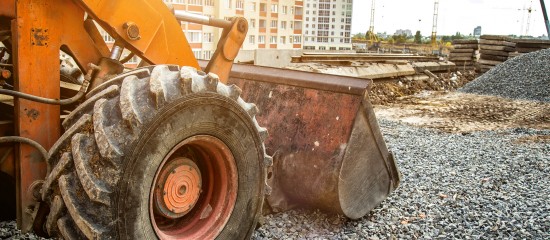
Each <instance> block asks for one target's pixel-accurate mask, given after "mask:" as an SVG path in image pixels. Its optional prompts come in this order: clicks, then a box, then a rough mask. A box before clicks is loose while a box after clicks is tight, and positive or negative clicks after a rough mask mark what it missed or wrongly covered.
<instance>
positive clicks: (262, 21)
mask: <svg viewBox="0 0 550 240" xmlns="http://www.w3.org/2000/svg"><path fill="white" fill-rule="evenodd" d="M260 28H265V20H263V19H260Z"/></svg>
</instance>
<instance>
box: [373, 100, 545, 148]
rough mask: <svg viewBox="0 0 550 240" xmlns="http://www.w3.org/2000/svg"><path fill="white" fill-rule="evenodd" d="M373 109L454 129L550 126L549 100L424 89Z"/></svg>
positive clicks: (382, 114) (410, 121)
mask: <svg viewBox="0 0 550 240" xmlns="http://www.w3.org/2000/svg"><path fill="white" fill-rule="evenodd" d="M375 112H376V115H377V117H378V118H386V119H390V120H397V121H402V122H405V123H408V124H412V125H417V126H423V127H430V128H436V129H440V130H442V131H445V132H454V133H468V132H472V131H483V130H498V129H505V128H533V129H541V130H550V103H542V102H532V101H518V100H510V99H505V98H500V97H494V96H481V95H474V94H465V93H460V92H441V91H423V92H420V93H418V94H415V95H410V96H404V97H399V98H396V99H395V100H394V101H392V102H391V103H385V105H375ZM525 141H528V142H530V141H536V142H539V141H543V142H550V138H549V137H548V136H542V135H541V136H539V137H536V136H535V137H533V138H532V139H525Z"/></svg>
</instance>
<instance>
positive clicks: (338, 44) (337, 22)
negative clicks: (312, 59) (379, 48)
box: [303, 0, 353, 50]
mask: <svg viewBox="0 0 550 240" xmlns="http://www.w3.org/2000/svg"><path fill="white" fill-rule="evenodd" d="M352 11H353V1H352V0H304V21H303V24H304V27H303V38H304V43H303V45H304V47H303V48H304V50H351V18H352Z"/></svg>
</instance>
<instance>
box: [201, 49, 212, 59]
mask: <svg viewBox="0 0 550 240" xmlns="http://www.w3.org/2000/svg"><path fill="white" fill-rule="evenodd" d="M210 58H212V51H202V59H204V60H210Z"/></svg>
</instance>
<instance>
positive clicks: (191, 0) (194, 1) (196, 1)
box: [187, 0, 202, 5]
mask: <svg viewBox="0 0 550 240" xmlns="http://www.w3.org/2000/svg"><path fill="white" fill-rule="evenodd" d="M187 3H188V4H189V5H202V0H188V1H187Z"/></svg>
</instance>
